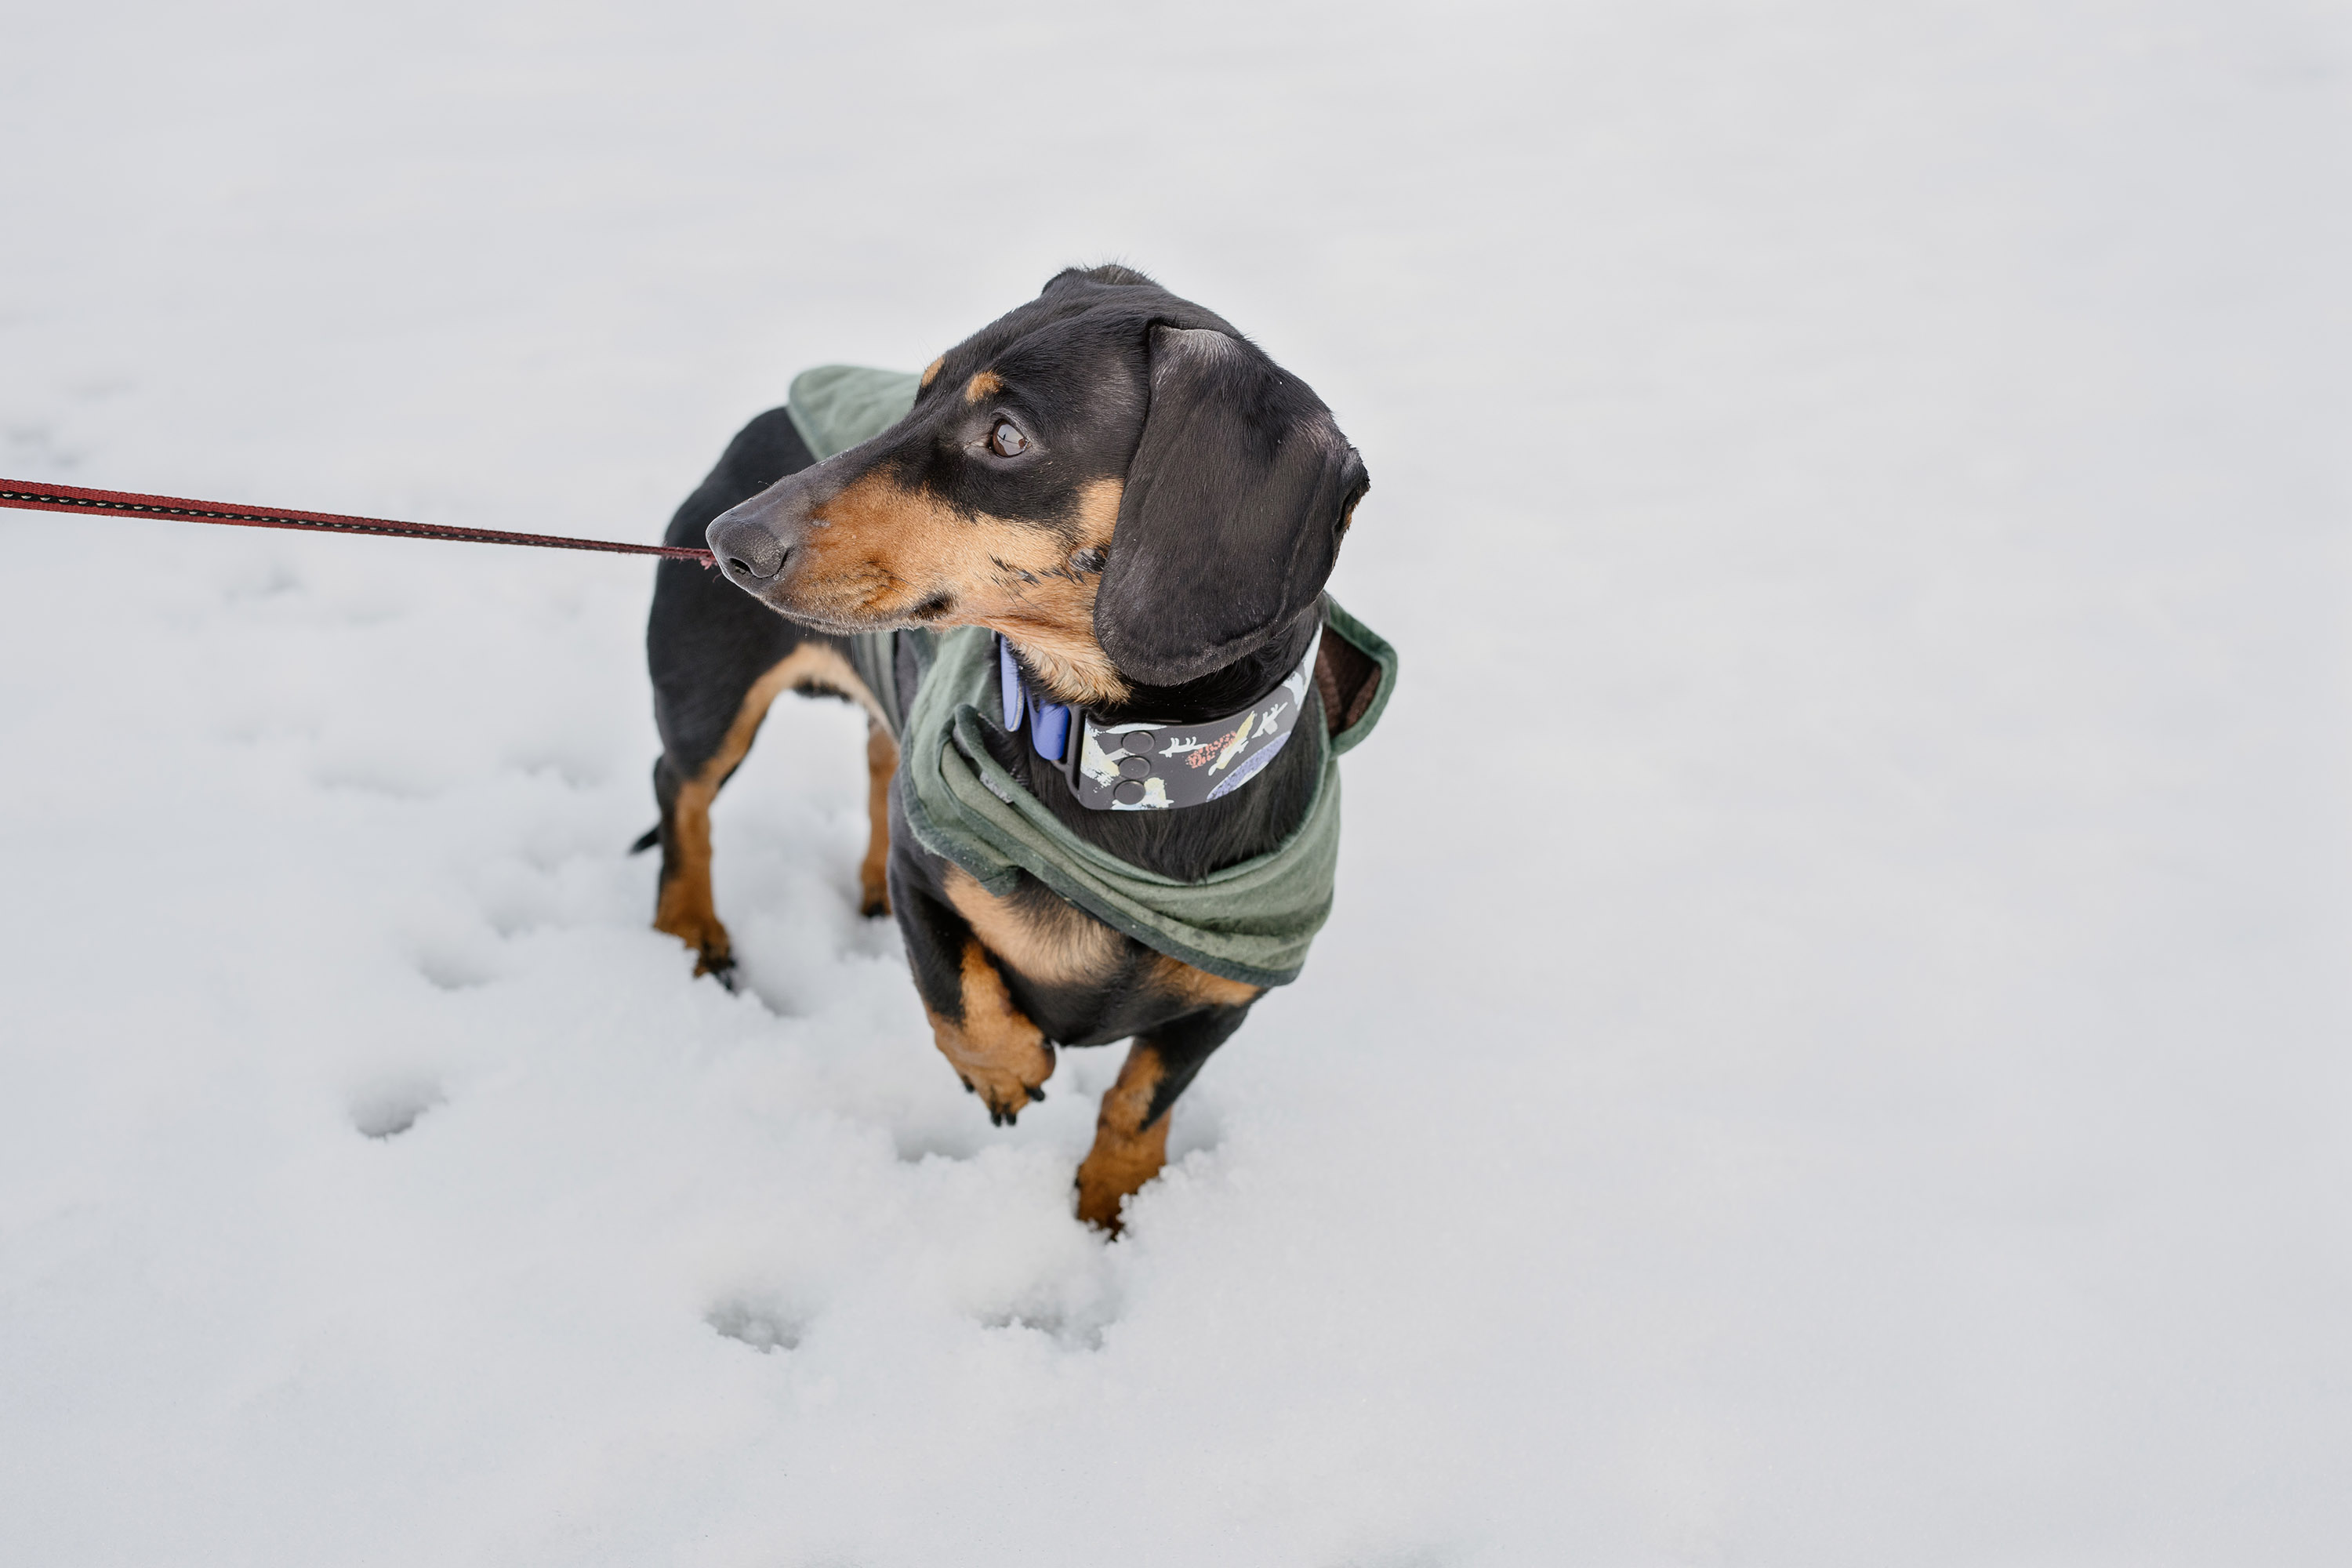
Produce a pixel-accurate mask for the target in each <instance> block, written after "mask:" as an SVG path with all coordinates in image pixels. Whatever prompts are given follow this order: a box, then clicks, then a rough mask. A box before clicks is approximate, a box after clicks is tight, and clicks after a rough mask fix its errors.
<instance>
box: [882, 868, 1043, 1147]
mask: <svg viewBox="0 0 2352 1568" xmlns="http://www.w3.org/2000/svg"><path fill="white" fill-rule="evenodd" d="M892 880H893V883H894V886H893V887H892V889H891V901H892V903H893V904H894V905H895V906H896V908H897V910H898V929H899V930H900V931H902V932H904V933H905V935H906V938H907V958H908V965H909V967H910V968H912V969H913V970H914V972H915V990H916V992H917V994H919V995H920V996H921V997H922V999H923V1011H924V1012H925V1013H927V1014H929V1016H930V1020H931V1036H932V1038H933V1039H934V1040H935V1041H936V1042H937V1043H938V1045H939V1047H940V1055H941V1056H944V1057H945V1058H948V1064H949V1065H950V1067H952V1068H955V1070H956V1076H957V1077H958V1078H960V1079H962V1080H963V1086H964V1088H966V1089H970V1090H971V1091H972V1092H973V1093H974V1094H977V1095H978V1096H980V1098H981V1099H982V1100H983V1101H984V1102H985V1103H986V1104H987V1106H988V1119H989V1120H990V1121H992V1122H996V1123H998V1124H1000V1125H1007V1126H1009V1125H1010V1124H1011V1123H1012V1122H1013V1119H1014V1118H1016V1117H1018V1116H1019V1115H1020V1114H1021V1113H1022V1111H1024V1110H1027V1109H1028V1107H1029V1104H1030V1102H1031V1101H1032V1100H1043V1099H1045V1087H1044V1085H1045V1080H1046V1079H1049V1078H1051V1077H1053V1076H1054V1046H1053V1042H1051V1041H1050V1040H1048V1039H1046V1038H1045V1031H1044V1030H1042V1029H1040V1028H1038V1027H1037V1026H1036V1025H1035V1024H1034V1023H1031V1022H1030V1021H1029V1016H1028V1015H1027V1014H1025V1013H1024V1012H1022V1011H1021V1009H1020V1007H1019V1006H1018V1005H1016V1004H1015V1003H1014V1002H1013V994H1012V992H1011V991H1009V990H1008V989H1006V987H1005V984H1004V976H1003V973H1001V972H999V970H998V969H997V967H996V963H995V960H993V959H992V958H991V957H990V956H989V952H988V949H987V948H985V947H983V946H982V945H981V942H980V939H979V938H978V937H976V936H974V935H973V934H972V931H971V926H970V925H968V924H967V923H966V922H965V921H964V919H963V917H962V916H961V915H960V914H958V913H957V912H956V911H955V910H953V909H951V908H950V907H949V906H948V905H946V904H943V903H941V902H940V900H937V899H935V898H932V897H931V896H930V895H929V892H928V891H926V890H925V889H921V888H919V887H913V886H909V885H908V882H907V880H906V879H900V878H896V877H894V878H893V879H892Z"/></svg>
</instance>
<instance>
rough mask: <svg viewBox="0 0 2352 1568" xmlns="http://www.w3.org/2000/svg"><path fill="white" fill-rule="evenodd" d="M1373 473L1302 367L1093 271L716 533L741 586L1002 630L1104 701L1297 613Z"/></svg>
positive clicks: (721, 554) (1078, 689)
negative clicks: (868, 436) (883, 427)
mask: <svg viewBox="0 0 2352 1568" xmlns="http://www.w3.org/2000/svg"><path fill="white" fill-rule="evenodd" d="M1369 486H1370V480H1369V479H1367V477H1366V475H1365V472H1364V465H1363V461H1362V459H1361V458H1359V457H1358V456H1357V455H1356V450H1355V448H1354V447H1351V446H1349V444H1348V440H1347V437H1344V436H1342V435H1340V434H1339V426H1338V425H1337V424H1335V423H1334V422H1333V420H1332V418H1331V411H1330V410H1329V409H1328V408H1326V407H1325V406H1324V405H1323V403H1322V400H1321V399H1319V398H1318V397H1317V396H1316V395H1315V394H1314V393H1313V392H1312V391H1310V390H1308V388H1307V384H1306V383H1305V382H1302V381H1300V380H1299V379H1298V378H1297V376H1295V375H1292V374H1289V373H1288V372H1287V371H1285V370H1283V369H1282V368H1281V367H1280V366H1278V365H1276V363H1274V362H1273V361H1272V360H1270V359H1268V358H1267V357H1266V356H1265V353H1262V352H1260V351H1259V350H1258V348H1257V347H1256V346H1255V344H1253V343H1251V342H1248V341H1247V340H1246V339H1244V337H1242V336H1241V334H1240V333H1238V332H1236V331H1234V329H1233V328H1232V327H1231V326H1229V325H1227V324H1226V323H1225V322H1224V321H1223V320H1221V319H1220V318H1218V317H1217V316H1214V315H1213V314H1211V313H1210V312H1209V311H1207V310H1202V309H1201V308H1200V307H1199V306H1197V305H1194V304H1192V303H1190V302H1188V301H1186V300H1180V299H1178V298H1177V297H1176V296H1174V295H1173V294H1171V293H1169V292H1168V291H1167V290H1166V289H1161V288H1160V287H1159V286H1158V285H1157V284H1155V283H1153V282H1152V281H1151V280H1150V279H1148V278H1145V277H1144V276H1143V275H1142V274H1140V273H1138V272H1131V271H1129V270H1128V269H1127V268H1120V267H1098V268H1094V269H1092V270H1090V271H1083V272H1081V271H1070V272H1065V273H1062V274H1061V275H1060V276H1059V277H1057V278H1055V279H1054V280H1053V281H1052V282H1050V283H1048V284H1046V285H1045V291H1044V292H1043V293H1042V294H1040V295H1039V296H1038V297H1037V298H1036V299H1035V300H1032V301H1030V302H1029V303H1028V304H1026V305H1024V306H1022V307H1021V308H1020V309H1019V310H1014V311H1013V313H1012V314H1010V315H1008V316H1006V317H1004V318H1003V320H1001V321H996V322H995V323H993V324H992V325H991V326H989V327H987V328H985V329H983V330H982V331H979V332H977V333H975V334H974V335H973V336H971V338H969V339H967V340H966V341H964V342H961V343H960V344H958V345H957V346H956V347H954V348H952V349H950V350H949V351H948V352H947V353H945V354H942V355H941V356H940V358H939V359H937V360H935V361H933V362H932V363H931V365H930V367H929V369H928V370H926V371H925V372H924V373H923V384H922V391H921V392H920V394H919V395H918V396H917V397H916V399H915V406H914V408H913V410H912V411H911V412H910V413H908V416H906V418H904V419H902V420H900V421H899V422H898V424H897V425H895V426H892V427H891V428H890V429H888V430H887V431H885V432H884V433H883V434H882V435H880V436H877V437H875V438H874V439H873V440H871V441H868V442H866V444H865V445H864V446H862V447H853V448H851V449H850V450H848V451H846V452H844V453H841V454H840V455H839V456H837V457H835V458H829V459H827V460H826V461H824V462H822V463H819V464H816V465H815V466H814V467H812V468H803V470H801V471H800V472H799V473H796V474H792V475H788V476H787V477H786V478H784V479H781V480H779V481H778V482H777V483H775V484H774V485H772V486H770V487H769V488H768V489H765V490H762V491H761V493H760V494H758V495H756V496H754V497H752V498H751V500H747V501H745V502H744V503H743V504H741V505H740V506H738V507H736V508H735V509H734V510H731V511H729V512H727V513H726V514H725V515H723V516H721V517H720V518H719V520H718V521H715V522H713V523H712V524H711V525H710V531H709V540H710V548H711V551H712V553H713V554H715V555H716V556H717V557H718V560H719V567H720V569H721V570H722V571H724V572H725V573H726V574H727V575H728V577H729V579H730V581H732V582H733V583H734V584H736V585H737V586H739V587H740V588H743V589H744V590H746V591H747V592H749V593H751V594H754V595H758V596H759V597H760V598H761V600H763V601H765V602H766V603H767V604H768V605H770V606H771V607H772V608H774V609H776V610H779V611H782V613H783V614H785V615H787V616H792V617H793V618H794V619H796V620H801V621H805V622H808V623H810V624H812V625H814V626H821V627H824V628H825V629H826V630H830V631H842V632H848V631H867V630H877V629H880V628H884V627H891V626H968V625H975V624H977V625H981V626H991V627H993V628H994V629H995V630H997V631H1000V632H1003V634H1004V635H1005V636H1006V637H1008V638H1010V639H1011V640H1012V641H1013V644H1014V645H1015V646H1016V647H1019V648H1020V649H1021V650H1022V652H1023V654H1024V656H1025V657H1026V658H1027V661H1028V663H1029V665H1030V667H1031V668H1033V669H1034V670H1035V671H1036V672H1037V674H1038V675H1039V677H1040V678H1042V679H1044V681H1045V684H1046V685H1047V686H1048V687H1050V688H1052V689H1053V690H1054V693H1055V696H1057V697H1059V698H1062V699H1063V700H1068V701H1080V702H1091V703H1097V704H1103V703H1110V702H1116V701H1118V700H1122V699H1124V698H1125V697H1126V696H1127V695H1128V694H1129V690H1130V689H1131V688H1133V687H1135V686H1139V685H1148V686H1172V685H1177V684H1181V683H1182V682H1184V681H1188V680H1192V679H1197V678H1198V677H1200V676H1202V675H1205V674H1207V673H1208V672H1210V671H1212V670H1214V669H1217V668H1222V667H1223V666H1225V665H1227V664H1230V663H1232V662H1234V660H1236V659H1239V658H1244V657H1245V656H1247V655H1248V654H1250V653H1251V652H1253V651H1254V650H1255V649H1256V648H1258V647H1260V646H1262V645H1263V644H1265V642H1266V641H1267V640H1268V639H1270V638H1272V637H1275V636H1276V635H1278V634H1279V633H1281V632H1282V631H1284V630H1285V629H1286V628H1287V627H1289V626H1292V625H1293V624H1294V623H1296V622H1297V619H1298V617H1299V616H1301V615H1303V614H1305V613H1306V612H1307V609H1308V608H1309V606H1311V605H1313V604H1314V603H1315V601H1316V596H1317V595H1318V594H1320V593H1321V591H1322V588H1323V584H1324V581H1325V579H1327V578H1328V577H1329V576H1330V574H1331V566H1332V563H1333V561H1334V559H1335V558H1336V557H1337V555H1338V553H1339V540H1340V536H1341V535H1342V534H1344V533H1345V532H1346V531H1347V529H1348V524H1349V519H1350V516H1351V514H1352V513H1353V511H1354V510H1355V506H1356V502H1357V500H1359V499H1360V497H1361V496H1362V495H1363V493H1364V491H1365V490H1366V489H1367V488H1369Z"/></svg>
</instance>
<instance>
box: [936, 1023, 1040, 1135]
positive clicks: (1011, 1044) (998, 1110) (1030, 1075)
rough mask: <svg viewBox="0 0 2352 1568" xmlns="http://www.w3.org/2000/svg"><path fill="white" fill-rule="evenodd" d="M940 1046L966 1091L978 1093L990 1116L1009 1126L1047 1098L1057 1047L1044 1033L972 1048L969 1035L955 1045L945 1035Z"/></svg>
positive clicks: (989, 1118) (1004, 1125)
mask: <svg viewBox="0 0 2352 1568" xmlns="http://www.w3.org/2000/svg"><path fill="white" fill-rule="evenodd" d="M940 1050H942V1051H944V1052H946V1054H947V1058H948V1060H949V1062H950V1063H951V1064H952V1065H953V1066H954V1068H955V1069H956V1076H957V1077H958V1078H960V1079H962V1080H963V1087H964V1092H965V1093H967V1094H976V1095H978V1096H979V1097H980V1101H981V1103H982V1105H985V1106H987V1107H988V1120H989V1121H990V1123H991V1124H992V1125H993V1126H997V1127H1010V1126H1012V1125H1013V1123H1014V1122H1015V1121H1018V1120H1019V1119H1020V1116H1021V1113H1022V1112H1023V1111H1024V1110H1028V1109H1029V1107H1030V1106H1032V1105H1033V1104H1034V1103H1036V1102H1037V1101H1038V1100H1043V1099H1045V1080H1046V1079H1049V1078H1051V1077H1053V1076H1054V1047H1053V1045H1052V1043H1051V1042H1049V1041H1048V1040H1047V1039H1046V1038H1045V1037H1044V1036H1043V1035H1034V1037H1033V1038H1031V1039H1028V1040H1003V1039H1000V1040H996V1041H993V1042H991V1044H990V1045H989V1046H988V1047H985V1048H978V1049H975V1048H973V1043H972V1042H971V1039H970V1038H969V1037H965V1038H962V1039H959V1040H957V1041H956V1042H955V1048H950V1045H949V1043H948V1042H947V1041H946V1040H944V1039H942V1040H941V1041H940Z"/></svg>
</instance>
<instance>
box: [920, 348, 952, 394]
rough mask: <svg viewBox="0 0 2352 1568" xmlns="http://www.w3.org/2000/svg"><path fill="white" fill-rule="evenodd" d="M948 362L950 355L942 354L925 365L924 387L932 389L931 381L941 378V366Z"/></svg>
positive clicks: (927, 389) (926, 389)
mask: <svg viewBox="0 0 2352 1568" xmlns="http://www.w3.org/2000/svg"><path fill="white" fill-rule="evenodd" d="M946 363H948V356H947V355H945V354H941V355H940V357H939V358H937V359H935V360H933V361H932V362H931V363H929V364H927V365H925V366H924V367H923V388H924V390H925V391H929V389H930V384H931V383H933V382H935V381H937V380H939V378H940V366H941V365H944V364H946Z"/></svg>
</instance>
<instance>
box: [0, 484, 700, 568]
mask: <svg viewBox="0 0 2352 1568" xmlns="http://www.w3.org/2000/svg"><path fill="white" fill-rule="evenodd" d="M0 506H14V507H23V508H25V509H26V510H28V511H88V512H96V513H98V514H99V515H100V516H101V517H184V518H186V519H187V520H188V521H191V522H225V523H228V524H231V525H233V526H235V527H238V528H301V529H310V530H313V531H318V532H321V533H383V534H389V535H391V536H392V537H394V538H395V539H458V540H463V541H465V542H467V543H469V544H535V545H538V546H540V547H541V549H545V550H605V551H610V552H613V553H614V554H615V555H659V556H663V557H665V558H667V559H668V560H671V561H697V562H700V563H702V564H703V565H705V566H709V565H710V564H712V562H711V559H710V552H709V551H708V550H689V549H688V548H686V547H685V546H683V545H677V544H616V543H614V542H612V541H611V540H606V539H566V538H564V537H563V536H562V535H561V534H554V533H504V532H501V531H499V530H497V529H493V528H445V527H443V526H441V525H440V524H438V523H431V522H394V521H392V520H391V519H389V518H382V517H345V516H343V515H342V514H341V512H332V511H289V510H286V509H284V508H282V507H274V506H245V507H236V506H223V505H222V504H221V503H220V502H218V501H209V500H186V499H184V498H183V497H180V496H142V495H137V494H134V493H132V492H131V491H129V490H86V489H81V488H80V487H79V486H78V485H41V484H35V483H33V482H31V481H30V480H27V479H0Z"/></svg>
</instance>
